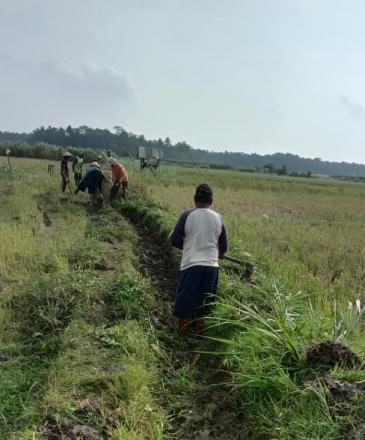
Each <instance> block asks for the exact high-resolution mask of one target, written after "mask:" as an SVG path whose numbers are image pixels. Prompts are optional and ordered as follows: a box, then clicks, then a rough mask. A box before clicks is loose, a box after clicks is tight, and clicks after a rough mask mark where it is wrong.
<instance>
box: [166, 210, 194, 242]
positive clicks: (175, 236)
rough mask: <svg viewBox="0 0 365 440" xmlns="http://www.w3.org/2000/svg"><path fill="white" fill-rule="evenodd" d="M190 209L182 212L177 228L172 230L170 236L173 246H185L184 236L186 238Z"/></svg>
mask: <svg viewBox="0 0 365 440" xmlns="http://www.w3.org/2000/svg"><path fill="white" fill-rule="evenodd" d="M189 213H190V211H186V212H184V213H183V214H181V216H180V218H179V220H178V222H177V223H176V226H175V228H174V229H173V231H172V232H171V234H170V236H169V238H170V241H171V244H172V246H174V247H176V248H178V249H182V248H183V246H184V238H185V223H186V219H187V218H188V215H189Z"/></svg>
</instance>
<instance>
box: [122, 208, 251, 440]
mask: <svg viewBox="0 0 365 440" xmlns="http://www.w3.org/2000/svg"><path fill="white" fill-rule="evenodd" d="M120 212H121V214H122V215H123V216H124V217H125V218H127V219H128V220H129V221H130V223H131V224H132V225H133V227H134V228H135V230H136V232H137V234H138V241H137V244H136V247H135V252H136V255H137V256H138V261H139V263H138V264H139V270H140V272H141V273H142V275H143V276H145V277H147V278H149V279H150V280H151V282H152V285H153V287H154V292H155V295H156V299H157V305H158V307H157V309H156V310H155V313H154V314H153V315H152V316H151V321H152V322H153V324H154V326H155V328H156V331H157V336H158V338H159V341H160V343H161V344H162V346H163V347H164V349H165V353H166V354H167V359H166V357H165V358H162V359H160V369H161V376H160V377H161V381H162V383H163V386H162V392H158V394H159V399H160V401H161V403H162V406H163V407H164V409H165V410H166V412H167V413H168V417H169V425H168V429H167V432H166V434H167V436H168V438H170V437H171V438H176V439H179V440H186V439H191V440H205V439H216V440H236V439H237V440H238V439H242V438H248V431H247V425H246V423H245V422H246V418H245V414H244V411H243V409H242V406H241V404H240V401H239V398H238V396H237V395H236V394H235V393H234V392H233V391H232V389H230V388H229V387H228V386H227V385H224V383H225V382H227V381H228V380H229V377H228V374H227V373H226V372H224V371H223V369H222V366H221V364H220V359H219V358H218V357H217V356H213V355H207V354H204V353H203V351H204V349H206V347H205V345H206V344H205V340H204V337H203V338H202V337H198V336H196V337H194V336H192V337H182V336H180V335H178V334H177V331H176V322H175V319H174V317H173V310H172V309H173V302H174V293H175V287H176V281H177V276H178V272H179V255H178V253H177V252H176V251H175V250H173V249H172V247H171V246H170V244H169V241H168V240H167V235H166V229H165V228H164V223H163V220H164V218H163V217H164V215H166V213H164V212H163V211H162V210H161V209H159V208H158V207H156V206H153V205H151V206H149V205H148V204H145V203H142V202H138V201H133V200H132V201H127V202H126V203H124V204H123V205H121V206H120ZM167 215H168V214H167ZM182 384H183V385H182Z"/></svg>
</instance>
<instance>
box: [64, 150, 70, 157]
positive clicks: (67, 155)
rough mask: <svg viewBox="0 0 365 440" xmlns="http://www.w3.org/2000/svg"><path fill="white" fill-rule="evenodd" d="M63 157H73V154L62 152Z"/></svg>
mask: <svg viewBox="0 0 365 440" xmlns="http://www.w3.org/2000/svg"><path fill="white" fill-rule="evenodd" d="M62 157H72V154H71V153H69V152H68V151H66V152H65V153H63V154H62Z"/></svg>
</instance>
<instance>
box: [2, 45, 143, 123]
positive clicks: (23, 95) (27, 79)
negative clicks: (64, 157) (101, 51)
mask: <svg viewBox="0 0 365 440" xmlns="http://www.w3.org/2000/svg"><path fill="white" fill-rule="evenodd" d="M0 59H1V60H2V61H3V68H2V69H1V70H0V100H1V102H2V104H3V105H2V106H1V108H0V130H1V129H3V130H4V129H8V130H13V129H18V128H17V127H21V129H22V130H31V129H33V128H35V127H37V126H40V125H48V124H50V125H65V124H69V123H70V124H72V125H75V124H76V125H77V124H79V125H81V124H84V123H85V124H87V125H95V126H107V127H108V126H109V127H110V126H112V125H113V124H116V123H119V122H118V121H121V120H123V121H125V120H128V116H129V114H130V113H131V111H133V108H134V103H135V99H134V97H135V87H134V84H133V81H132V80H131V78H130V77H129V75H128V74H127V73H126V72H124V71H123V70H121V69H117V68H116V67H114V66H109V65H102V64H93V63H78V62H74V61H55V60H48V61H43V62H36V61H33V60H29V59H24V58H23V59H22V58H17V57H15V56H14V55H12V54H6V53H1V52H0Z"/></svg>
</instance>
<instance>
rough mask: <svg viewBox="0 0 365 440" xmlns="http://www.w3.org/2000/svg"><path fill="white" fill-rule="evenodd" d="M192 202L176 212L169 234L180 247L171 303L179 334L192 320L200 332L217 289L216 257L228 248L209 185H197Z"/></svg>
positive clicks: (224, 231) (172, 241) (221, 221)
mask: <svg viewBox="0 0 365 440" xmlns="http://www.w3.org/2000/svg"><path fill="white" fill-rule="evenodd" d="M194 202H195V209H192V210H189V211H185V212H184V213H183V214H182V215H181V216H180V218H179V221H178V222H177V224H176V226H175V228H174V230H173V231H172V234H171V236H170V240H171V243H172V245H173V246H174V247H177V248H178V249H182V251H183V254H182V258H181V267H180V276H179V281H178V286H177V291H176V301H175V307H174V314H175V316H176V317H177V318H178V319H179V326H178V331H179V333H180V334H186V333H187V332H188V330H189V327H190V324H191V323H192V321H194V322H195V331H196V333H198V334H200V333H201V332H202V327H203V320H202V318H203V317H204V316H206V315H207V314H209V312H210V310H211V307H212V304H213V301H214V294H215V293H216V292H217V286H218V272H219V264H218V259H219V258H223V255H224V254H225V252H227V248H228V240H227V233H226V228H225V226H224V223H223V219H222V217H221V216H220V215H219V214H218V213H216V212H215V211H213V210H212V209H211V205H212V203H213V191H212V188H211V187H210V186H209V185H207V184H206V183H203V184H201V185H199V186H198V187H197V188H196V192H195V196H194Z"/></svg>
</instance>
